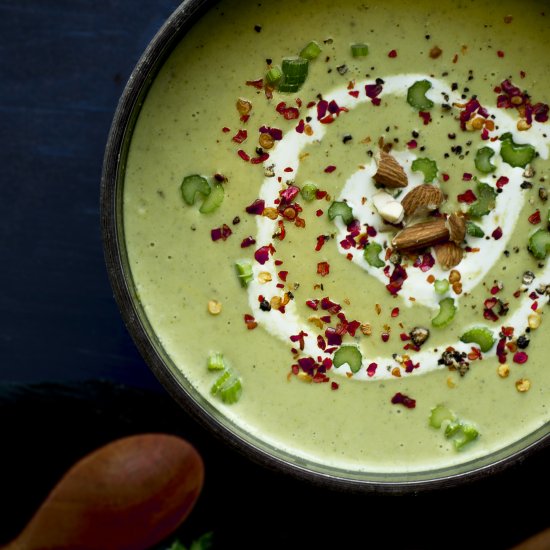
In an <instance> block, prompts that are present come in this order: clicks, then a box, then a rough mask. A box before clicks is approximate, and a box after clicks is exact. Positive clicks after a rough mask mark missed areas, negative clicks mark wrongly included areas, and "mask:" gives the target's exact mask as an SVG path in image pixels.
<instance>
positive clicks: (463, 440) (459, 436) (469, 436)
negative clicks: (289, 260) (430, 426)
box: [445, 422, 479, 451]
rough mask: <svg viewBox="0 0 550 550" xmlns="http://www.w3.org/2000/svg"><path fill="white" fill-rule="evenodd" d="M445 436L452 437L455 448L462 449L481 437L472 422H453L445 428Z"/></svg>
mask: <svg viewBox="0 0 550 550" xmlns="http://www.w3.org/2000/svg"><path fill="white" fill-rule="evenodd" d="M445 437H446V438H447V439H451V440H452V441H453V443H454V446H455V449H456V450H457V451H460V450H461V449H462V448H463V447H464V446H465V445H467V444H468V443H471V442H472V441H475V440H476V439H477V438H478V437H479V432H478V430H477V428H476V427H475V426H473V425H472V424H464V423H462V422H451V423H450V424H449V425H448V426H447V428H446V429H445Z"/></svg>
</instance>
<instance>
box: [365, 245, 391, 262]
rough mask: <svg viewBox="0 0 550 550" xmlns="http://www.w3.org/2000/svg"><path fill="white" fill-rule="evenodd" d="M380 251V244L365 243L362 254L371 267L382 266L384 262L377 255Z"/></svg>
mask: <svg viewBox="0 0 550 550" xmlns="http://www.w3.org/2000/svg"><path fill="white" fill-rule="evenodd" d="M381 252H382V245H380V244H378V243H375V242H372V243H369V244H367V246H365V251H364V252H363V256H364V257H365V260H367V262H368V263H369V265H371V266H372V267H384V266H385V265H386V264H385V262H383V261H382V260H381V259H380V258H379V255H380V253H381Z"/></svg>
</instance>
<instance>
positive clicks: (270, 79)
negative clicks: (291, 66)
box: [265, 65, 283, 86]
mask: <svg viewBox="0 0 550 550" xmlns="http://www.w3.org/2000/svg"><path fill="white" fill-rule="evenodd" d="M281 78H283V71H282V70H281V67H279V65H275V66H273V67H271V69H269V71H267V73H265V80H266V82H267V83H268V84H269V85H271V86H275V85H276V84H277V83H278V82H279V81H280V80H281Z"/></svg>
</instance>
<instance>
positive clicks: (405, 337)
mask: <svg viewBox="0 0 550 550" xmlns="http://www.w3.org/2000/svg"><path fill="white" fill-rule="evenodd" d="M399 338H400V339H401V342H407V341H408V340H410V339H411V337H410V335H409V334H407V333H406V332H402V333H401V334H400V335H399Z"/></svg>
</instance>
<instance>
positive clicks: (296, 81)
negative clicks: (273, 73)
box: [279, 57, 309, 93]
mask: <svg viewBox="0 0 550 550" xmlns="http://www.w3.org/2000/svg"><path fill="white" fill-rule="evenodd" d="M308 67H309V61H308V60H307V59H304V58H303V57H285V58H284V59H283V62H282V66H281V70H282V72H283V78H282V81H281V82H280V83H279V91H280V92H290V93H292V92H297V91H298V90H299V89H300V87H301V86H302V84H303V83H304V82H305V81H306V78H307V74H308Z"/></svg>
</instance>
